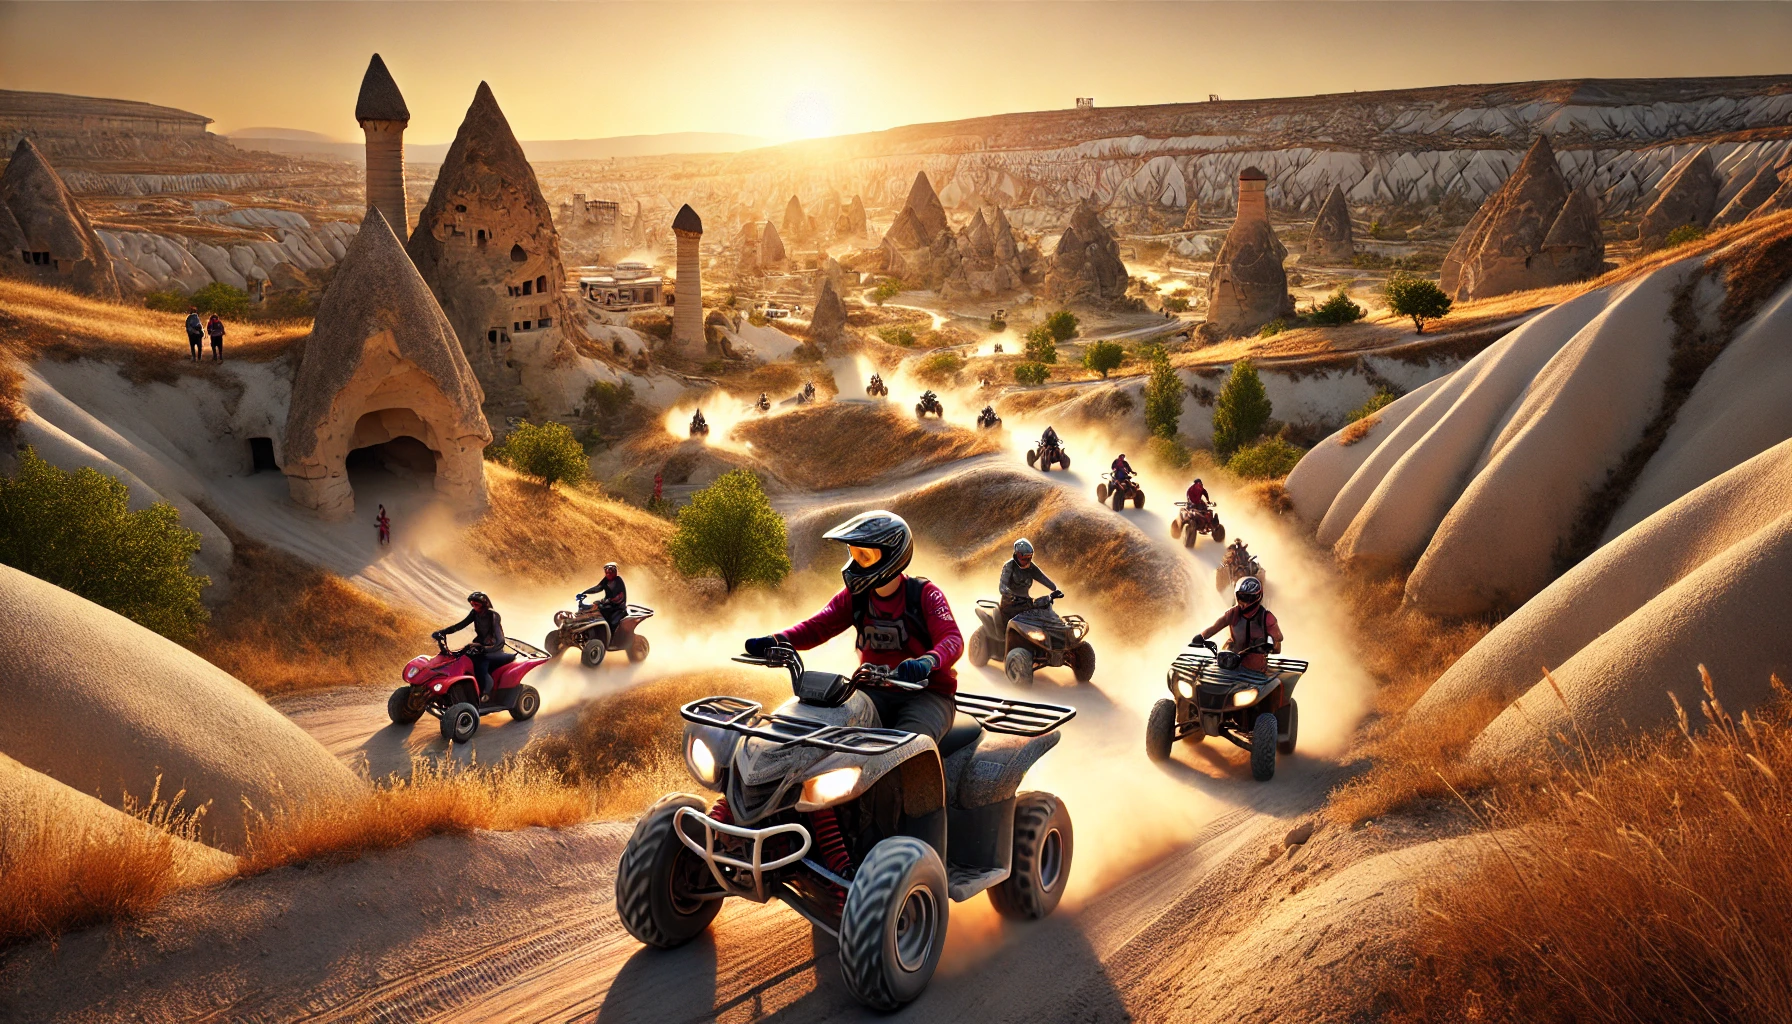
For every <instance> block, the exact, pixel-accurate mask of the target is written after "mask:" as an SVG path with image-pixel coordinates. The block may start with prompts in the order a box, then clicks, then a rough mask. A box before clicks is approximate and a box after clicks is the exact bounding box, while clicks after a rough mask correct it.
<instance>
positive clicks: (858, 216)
mask: <svg viewBox="0 0 1792 1024" xmlns="http://www.w3.org/2000/svg"><path fill="white" fill-rule="evenodd" d="M870 233H871V229H870V227H869V226H868V225H867V222H866V220H865V201H864V200H862V199H860V198H859V197H858V196H856V195H855V196H853V197H852V202H850V203H847V204H846V207H845V208H844V209H842V210H841V211H840V216H839V218H838V219H836V220H835V222H834V234H836V235H839V236H841V237H843V238H864V237H865V236H867V235H869V234H870Z"/></svg>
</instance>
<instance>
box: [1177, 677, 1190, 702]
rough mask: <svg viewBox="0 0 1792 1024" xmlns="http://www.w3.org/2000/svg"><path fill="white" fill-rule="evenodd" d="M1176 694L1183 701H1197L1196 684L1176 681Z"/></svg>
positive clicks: (1180, 680) (1182, 680)
mask: <svg viewBox="0 0 1792 1024" xmlns="http://www.w3.org/2000/svg"><path fill="white" fill-rule="evenodd" d="M1176 694H1177V696H1179V697H1181V698H1182V699H1183V700H1194V699H1195V684H1194V683H1191V682H1189V681H1188V680H1186V679H1178V680H1176Z"/></svg>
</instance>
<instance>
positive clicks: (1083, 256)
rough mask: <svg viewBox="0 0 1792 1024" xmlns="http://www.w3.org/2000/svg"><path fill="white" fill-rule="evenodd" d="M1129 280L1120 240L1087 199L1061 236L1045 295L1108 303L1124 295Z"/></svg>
mask: <svg viewBox="0 0 1792 1024" xmlns="http://www.w3.org/2000/svg"><path fill="white" fill-rule="evenodd" d="M1130 283H1131V282H1130V281H1129V280H1128V278H1127V276H1126V265H1125V264H1124V263H1122V262H1120V243H1119V242H1117V241H1115V240H1114V235H1113V232H1111V231H1109V230H1108V229H1107V225H1105V224H1103V223H1102V222H1101V217H1100V216H1099V215H1098V214H1097V213H1096V212H1095V207H1094V206H1093V205H1092V204H1091V203H1090V202H1089V201H1088V200H1086V199H1085V200H1084V201H1083V202H1081V203H1079V204H1078V205H1077V208H1076V212H1075V213H1073V214H1071V217H1070V226H1069V227H1067V228H1065V229H1064V233H1063V234H1062V235H1060V236H1059V238H1058V249H1057V252H1055V253H1054V254H1053V255H1052V261H1051V267H1050V268H1049V269H1048V270H1047V271H1046V275H1045V296H1046V298H1048V299H1050V300H1051V301H1053V302H1058V303H1061V304H1064V305H1069V304H1071V303H1083V304H1091V305H1100V304H1106V303H1109V302H1113V301H1114V300H1115V299H1119V298H1122V297H1124V296H1125V295H1126V288H1127V285H1128V284H1130Z"/></svg>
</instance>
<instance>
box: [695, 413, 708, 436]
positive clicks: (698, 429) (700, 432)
mask: <svg viewBox="0 0 1792 1024" xmlns="http://www.w3.org/2000/svg"><path fill="white" fill-rule="evenodd" d="M691 436H692V437H708V436H709V421H708V420H706V419H704V418H703V410H701V409H699V410H697V412H696V414H695V415H693V416H692V417H691Z"/></svg>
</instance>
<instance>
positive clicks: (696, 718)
mask: <svg viewBox="0 0 1792 1024" xmlns="http://www.w3.org/2000/svg"><path fill="white" fill-rule="evenodd" d="M764 712H765V706H764V705H763V704H760V703H759V702H758V701H753V700H747V699H746V698H744V697H705V698H703V699H702V700H694V701H691V702H690V703H689V704H686V705H685V706H684V707H682V708H679V709H678V713H679V715H680V716H681V717H683V718H684V720H685V721H687V722H690V723H692V724H695V725H707V726H712V727H714V728H717V729H727V730H729V731H730V732H738V733H740V734H741V735H743V736H752V737H753V738H755V739H761V740H770V741H771V742H773V743H800V744H802V745H803V746H807V747H816V748H819V749H821V750H830V751H833V752H835V753H839V754H856V755H858V756H861V757H876V756H877V755H879V754H887V753H889V752H890V751H892V750H895V749H896V748H897V747H900V746H902V745H903V744H904V743H907V742H908V741H909V740H912V739H914V738H915V734H914V733H912V732H903V731H902V730H901V729H875V728H871V727H869V726H858V725H829V724H827V723H826V722H817V721H815V720H814V719H812V718H800V717H798V716H796V715H779V714H769V715H768V714H765V713H764Z"/></svg>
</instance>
